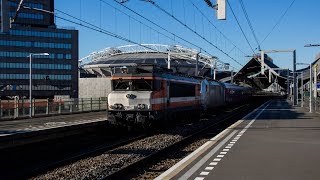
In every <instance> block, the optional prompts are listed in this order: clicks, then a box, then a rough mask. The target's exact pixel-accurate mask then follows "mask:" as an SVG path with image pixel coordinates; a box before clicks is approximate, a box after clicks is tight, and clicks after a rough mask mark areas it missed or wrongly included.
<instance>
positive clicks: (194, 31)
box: [145, 0, 243, 66]
mask: <svg viewBox="0 0 320 180" xmlns="http://www.w3.org/2000/svg"><path fill="white" fill-rule="evenodd" d="M145 1H146V2H149V3H150V4H152V5H153V6H155V7H156V8H158V9H159V10H161V11H162V12H164V13H165V14H167V15H168V16H169V17H171V18H173V19H174V20H176V21H177V22H178V23H180V24H181V25H183V26H184V27H186V28H187V29H189V30H190V31H191V32H193V33H194V34H196V35H197V36H199V37H200V38H201V39H203V40H204V41H206V42H207V43H208V44H210V45H211V46H213V47H214V48H216V49H217V50H219V51H220V52H222V53H223V54H225V55H226V56H227V57H229V58H230V59H231V60H233V61H234V62H236V63H237V64H239V65H240V66H243V65H242V64H241V63H240V62H239V61H237V60H236V59H234V58H233V57H231V56H230V55H229V54H227V53H226V52H225V51H223V50H222V49H221V48H219V47H218V46H217V45H215V44H213V43H212V42H210V41H208V40H207V39H206V38H205V37H203V36H202V35H200V34H199V33H198V32H197V31H196V30H193V29H192V28H190V27H189V26H188V25H187V24H184V23H183V22H182V21H181V20H179V19H178V18H177V17H176V16H174V15H173V14H170V13H169V12H168V11H166V10H165V9H163V8H162V7H161V6H159V5H158V4H157V3H155V2H154V1H151V0H145Z"/></svg>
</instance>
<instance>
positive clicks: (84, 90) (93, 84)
mask: <svg viewBox="0 0 320 180" xmlns="http://www.w3.org/2000/svg"><path fill="white" fill-rule="evenodd" d="M110 92H111V80H110V78H80V79H79V98H99V97H107V96H108V94H109V93H110Z"/></svg>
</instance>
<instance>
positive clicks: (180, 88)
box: [170, 82, 196, 97]
mask: <svg viewBox="0 0 320 180" xmlns="http://www.w3.org/2000/svg"><path fill="white" fill-rule="evenodd" d="M195 94H196V87H195V84H185V83H177V82H170V97H190V96H195Z"/></svg>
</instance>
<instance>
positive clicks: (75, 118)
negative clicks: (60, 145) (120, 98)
mask: <svg viewBox="0 0 320 180" xmlns="http://www.w3.org/2000/svg"><path fill="white" fill-rule="evenodd" d="M106 120H107V112H106V111H100V112H87V113H78V114H68V115H59V116H49V117H36V118H29V119H19V120H1V121H0V149H3V148H8V147H14V146H18V145H23V144H28V143H32V142H38V141H44V140H47V139H52V138H58V137H64V136H68V135H73V134H77V133H79V132H81V131H84V130H87V129H89V128H94V127H98V126H100V127H101V126H102V125H106V124H107V121H106Z"/></svg>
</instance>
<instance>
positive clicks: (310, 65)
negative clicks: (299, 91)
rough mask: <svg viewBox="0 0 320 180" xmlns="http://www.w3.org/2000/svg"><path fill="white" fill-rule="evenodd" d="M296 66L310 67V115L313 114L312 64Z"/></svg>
mask: <svg viewBox="0 0 320 180" xmlns="http://www.w3.org/2000/svg"><path fill="white" fill-rule="evenodd" d="M296 65H307V66H309V67H310V72H309V73H310V74H309V76H310V77H309V78H310V81H309V83H310V84H309V107H310V111H309V112H310V113H312V96H311V94H312V64H311V63H310V64H307V63H296Z"/></svg>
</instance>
